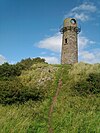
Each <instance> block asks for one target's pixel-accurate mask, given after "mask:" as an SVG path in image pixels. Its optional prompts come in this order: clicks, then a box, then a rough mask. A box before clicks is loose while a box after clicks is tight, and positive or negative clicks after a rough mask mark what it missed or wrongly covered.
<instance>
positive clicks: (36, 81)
mask: <svg viewBox="0 0 100 133" xmlns="http://www.w3.org/2000/svg"><path fill="white" fill-rule="evenodd" d="M59 80H60V81H61V84H60V88H59ZM58 88H59V92H58V93H57V90H58ZM0 89H1V93H0V103H1V104H0V133H48V132H49V133H50V128H52V130H53V132H54V133H100V64H94V65H90V64H85V63H78V64H74V65H49V64H46V63H33V65H31V66H30V67H29V69H23V70H21V74H19V75H17V76H16V77H14V78H13V79H12V78H10V79H9V80H8V79H7V80H5V79H3V80H1V81H0ZM55 96H56V101H55V103H54V102H53V101H54V98H55ZM52 104H53V108H52V112H51V114H50V115H49V113H50V107H51V106H52Z"/></svg>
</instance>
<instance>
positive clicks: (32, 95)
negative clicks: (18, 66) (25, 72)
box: [0, 79, 43, 104]
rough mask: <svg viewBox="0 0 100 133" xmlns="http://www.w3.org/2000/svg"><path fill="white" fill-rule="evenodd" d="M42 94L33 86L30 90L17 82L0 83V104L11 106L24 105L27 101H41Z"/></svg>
mask: <svg viewBox="0 0 100 133" xmlns="http://www.w3.org/2000/svg"><path fill="white" fill-rule="evenodd" d="M42 99H43V93H42V91H41V90H40V89H38V88H36V87H35V86H34V87H32V88H30V87H27V86H23V85H22V84H21V83H20V82H19V80H17V79H16V80H13V81H0V103H1V104H13V103H16V102H19V103H24V102H26V101H28V100H34V101H37V100H42Z"/></svg>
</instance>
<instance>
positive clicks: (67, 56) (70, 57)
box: [60, 18, 80, 64]
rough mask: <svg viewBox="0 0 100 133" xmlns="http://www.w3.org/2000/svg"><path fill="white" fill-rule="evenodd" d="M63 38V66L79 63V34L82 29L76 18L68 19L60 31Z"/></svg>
mask: <svg viewBox="0 0 100 133" xmlns="http://www.w3.org/2000/svg"><path fill="white" fill-rule="evenodd" d="M60 32H61V33H62V34H63V36H62V53H61V64H74V63H76V62H78V45H77V34H78V33H79V32H80V28H78V27H77V21H76V19H74V18H66V19H65V20H64V23H63V28H62V29H61V30H60Z"/></svg>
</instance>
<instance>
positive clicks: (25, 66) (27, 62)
mask: <svg viewBox="0 0 100 133" xmlns="http://www.w3.org/2000/svg"><path fill="white" fill-rule="evenodd" d="M36 63H46V62H45V59H41V58H40V57H37V58H33V59H31V58H27V59H22V60H21V62H18V63H17V64H16V65H17V66H19V67H20V69H21V70H29V69H30V67H31V66H32V65H33V64H36Z"/></svg>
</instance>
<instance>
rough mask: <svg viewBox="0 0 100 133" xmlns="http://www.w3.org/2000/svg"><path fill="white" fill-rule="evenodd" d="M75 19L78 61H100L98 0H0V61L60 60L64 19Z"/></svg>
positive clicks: (52, 62) (58, 61) (0, 62)
mask: <svg viewBox="0 0 100 133" xmlns="http://www.w3.org/2000/svg"><path fill="white" fill-rule="evenodd" d="M68 17H72V18H75V19H77V21H78V26H79V27H81V32H80V34H79V35H78V55H79V62H86V63H92V64H93V63H100V1H99V0H0V64H3V63H4V62H9V63H11V64H14V63H17V62H19V61H21V60H22V59H26V58H29V57H30V58H35V57H41V58H45V60H46V61H47V62H48V63H50V64H58V63H60V58H61V45H62V35H61V33H60V32H59V31H60V28H61V27H62V25H63V21H64V19H65V18H68Z"/></svg>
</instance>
